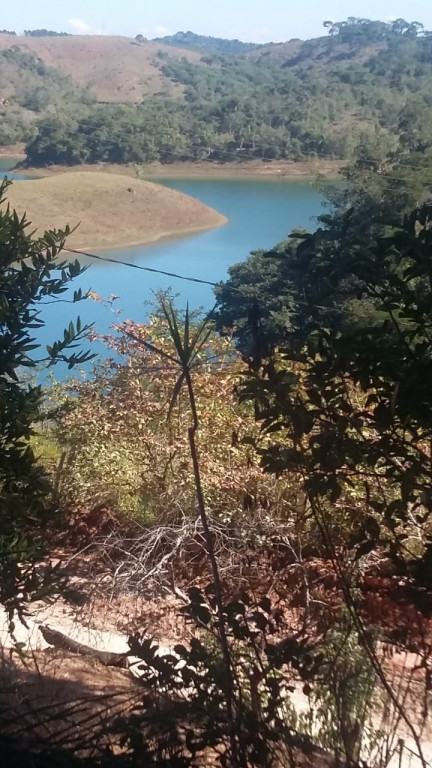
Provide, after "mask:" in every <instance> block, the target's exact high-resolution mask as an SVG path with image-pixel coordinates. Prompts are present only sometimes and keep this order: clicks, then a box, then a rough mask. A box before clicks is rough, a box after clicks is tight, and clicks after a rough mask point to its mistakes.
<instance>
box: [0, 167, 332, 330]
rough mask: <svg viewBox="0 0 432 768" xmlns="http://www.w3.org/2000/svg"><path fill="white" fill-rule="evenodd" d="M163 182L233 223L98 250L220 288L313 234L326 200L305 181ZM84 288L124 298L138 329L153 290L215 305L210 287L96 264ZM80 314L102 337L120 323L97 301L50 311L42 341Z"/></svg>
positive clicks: (181, 301)
mask: <svg viewBox="0 0 432 768" xmlns="http://www.w3.org/2000/svg"><path fill="white" fill-rule="evenodd" d="M8 167H9V168H10V161H9V166H8V161H7V160H6V159H5V158H3V159H0V172H1V170H3V171H5V170H7V168H8ZM9 175H11V174H9ZM160 182H161V183H163V184H165V185H166V186H168V187H171V188H173V189H178V190H180V191H182V192H185V193H186V194H188V195H192V196H193V197H196V198H198V200H201V201H202V202H203V203H206V204H207V205H210V206H212V207H213V208H215V209H216V210H218V211H220V212H221V213H223V214H225V216H227V217H228V219H229V221H228V224H226V225H225V226H224V227H220V228H218V229H214V230H210V231H208V232H204V233H199V234H196V235H192V236H187V237H183V238H176V239H173V240H165V241H161V242H159V243H152V244H150V245H144V246H139V247H134V248H127V249H123V250H121V251H118V250H116V251H98V253H99V254H100V255H101V256H105V255H106V256H110V257H112V258H121V259H123V260H126V261H132V262H134V263H135V264H139V265H142V266H145V267H151V268H153V269H160V270H164V271H167V272H176V273H179V274H182V275H185V276H186V277H187V276H189V277H198V278H201V279H203V280H209V281H212V282H218V281H220V280H224V279H225V278H226V276H227V269H228V267H229V266H230V265H231V264H234V263H235V262H238V261H243V260H244V259H246V258H247V256H248V254H249V253H250V251H252V250H257V249H260V248H271V247H272V246H274V245H275V244H276V243H278V242H280V241H281V240H283V239H285V238H286V237H287V235H288V233H289V232H290V231H291V230H292V229H294V228H296V227H306V228H312V227H313V226H314V223H315V222H314V219H315V217H316V216H318V215H319V214H320V213H322V210H323V209H322V202H323V200H322V196H321V195H320V194H319V192H317V190H316V189H314V187H313V186H312V185H311V184H310V183H308V182H305V181H297V180H296V181H285V180H255V179H250V180H243V179H242V180H239V181H235V180H225V179H166V178H164V179H161V180H160ZM16 183H19V182H18V181H17V182H16ZM66 221H67V211H65V222H66ZM71 223H72V222H71ZM78 287H82V288H83V290H87V289H91V290H93V291H95V292H96V293H98V294H99V295H100V296H102V297H104V298H107V297H109V296H110V294H116V295H118V296H119V297H120V298H119V299H118V300H117V301H116V306H117V308H119V309H122V310H123V312H122V315H121V317H122V319H127V318H130V319H132V320H134V321H137V322H140V321H144V320H145V318H146V315H147V313H148V310H149V303H148V302H149V301H151V300H152V297H153V294H154V291H157V290H159V289H167V288H171V289H172V290H173V292H174V293H176V294H178V299H177V303H178V306H179V307H184V306H186V302H189V306H190V307H191V308H199V307H203V308H205V309H208V308H210V307H211V306H213V298H214V297H213V292H212V289H211V287H210V286H205V285H200V284H197V283H189V282H187V281H183V280H179V279H175V278H171V277H165V276H163V275H155V274H150V273H146V272H141V271H138V270H135V269H131V268H128V267H124V266H122V265H117V264H101V263H96V264H95V265H91V267H90V268H89V269H88V270H87V272H86V273H85V274H84V275H83V276H81V277H80V278H79V280H77V281H76V282H75V283H74V288H78ZM78 313H79V314H80V316H81V319H82V320H83V321H85V322H94V323H95V326H96V329H97V330H98V331H100V332H106V331H107V330H108V328H109V326H110V324H111V323H112V322H113V319H114V318H113V315H112V313H111V312H110V311H109V309H107V308H105V307H103V306H101V305H99V304H95V303H94V302H92V301H85V302H82V303H81V304H78V305H75V306H70V305H68V304H58V305H51V306H47V307H46V308H45V309H44V315H45V317H46V320H47V327H46V329H45V331H44V333H43V338H42V339H41V340H42V341H43V342H44V343H45V342H46V343H49V342H50V341H52V340H53V337H54V335H55V334H56V333H59V332H60V331H61V329H62V328H63V327H64V326H65V324H66V323H68V322H69V320H70V319H71V318H73V317H75V316H76V314H78ZM45 337H46V338H45Z"/></svg>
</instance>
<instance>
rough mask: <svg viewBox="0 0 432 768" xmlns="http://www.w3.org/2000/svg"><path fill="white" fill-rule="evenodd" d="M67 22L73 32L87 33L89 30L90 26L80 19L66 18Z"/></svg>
mask: <svg viewBox="0 0 432 768" xmlns="http://www.w3.org/2000/svg"><path fill="white" fill-rule="evenodd" d="M68 24H69V26H70V28H71V29H72V30H73V31H74V32H78V33H81V34H88V33H89V32H91V27H90V25H89V24H87V23H86V22H85V21H82V19H68Z"/></svg>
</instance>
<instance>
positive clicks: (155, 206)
mask: <svg viewBox="0 0 432 768" xmlns="http://www.w3.org/2000/svg"><path fill="white" fill-rule="evenodd" d="M8 200H9V202H10V204H11V206H12V207H13V208H15V209H16V210H17V211H18V212H19V213H20V214H23V213H24V212H26V213H27V217H28V219H29V220H30V221H31V222H32V225H33V226H34V227H35V228H36V230H37V231H38V233H42V232H43V231H44V230H45V229H53V228H59V229H62V228H63V227H64V226H65V225H66V224H69V225H70V226H71V227H77V229H76V230H75V231H74V232H72V234H71V235H70V236H69V237H68V247H70V248H77V249H81V250H90V249H92V250H93V249H96V248H124V247H127V246H132V245H138V244H141V243H150V242H153V241H156V240H160V239H161V238H164V237H177V236H182V235H188V234H191V233H193V232H200V231H202V230H206V229H211V228H212V227H219V226H222V225H223V224H225V223H226V222H227V219H226V217H225V216H222V214H220V213H218V212H217V211H215V210H213V209H212V208H209V207H208V206H206V205H204V204H203V203H201V202H199V201H198V200H195V199H194V198H192V197H189V196H188V195H185V194H183V193H182V192H178V191H176V190H172V189H168V188H166V187H163V186H161V185H158V184H153V183H152V182H149V181H142V180H140V179H136V178H135V179H133V180H132V179H131V178H129V177H128V176H125V175H118V174H117V175H114V174H107V173H85V172H82V171H81V172H79V173H77V172H74V173H68V174H62V175H58V174H57V175H55V176H53V177H52V178H43V179H38V180H35V181H21V182H20V183H19V184H14V185H13V186H12V187H11V188H10V190H9V191H8Z"/></svg>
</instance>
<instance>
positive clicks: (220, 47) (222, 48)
mask: <svg viewBox="0 0 432 768" xmlns="http://www.w3.org/2000/svg"><path fill="white" fill-rule="evenodd" d="M153 42H155V43H164V45H174V46H176V47H177V48H182V47H184V48H196V49H197V50H200V51H205V50H211V51H218V52H219V53H247V52H248V51H255V50H257V49H258V48H262V47H263V45H262V44H261V43H244V42H242V41H241V40H237V39H234V40H229V39H226V38H224V37H211V36H209V35H197V34H195V32H191V31H190V30H188V31H187V32H176V33H175V35H166V36H165V37H155V38H154V41H153ZM266 45H270V43H266Z"/></svg>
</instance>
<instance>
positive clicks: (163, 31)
mask: <svg viewBox="0 0 432 768" xmlns="http://www.w3.org/2000/svg"><path fill="white" fill-rule="evenodd" d="M154 30H155V34H156V37H166V36H167V35H170V34H171V31H170V30H169V29H167V28H166V27H163V26H162V25H161V24H157V25H156V26H155V28H154Z"/></svg>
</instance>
